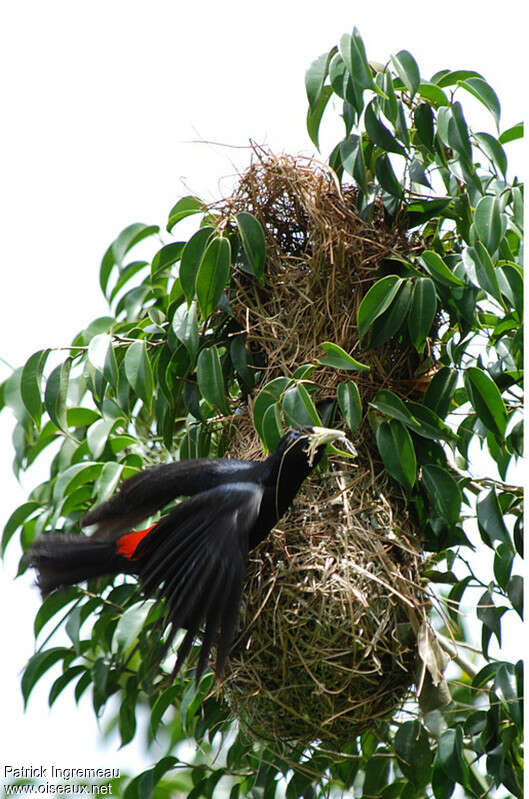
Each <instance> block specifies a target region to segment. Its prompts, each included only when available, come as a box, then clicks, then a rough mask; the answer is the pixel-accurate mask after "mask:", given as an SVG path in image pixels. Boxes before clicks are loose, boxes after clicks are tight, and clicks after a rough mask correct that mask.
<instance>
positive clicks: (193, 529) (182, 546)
mask: <svg viewBox="0 0 529 799" xmlns="http://www.w3.org/2000/svg"><path fill="white" fill-rule="evenodd" d="M262 496H263V489H262V488H261V487H260V486H258V485H256V484H255V483H231V484H227V485H223V486H219V487H217V488H214V489H210V490H209V491H204V492H202V493H201V494H197V495H196V496H194V497H192V498H191V499H188V500H186V501H185V502H182V503H180V504H179V505H178V506H177V507H176V508H175V509H174V510H173V511H172V512H171V513H170V514H168V515H167V516H166V517H164V518H163V519H162V520H161V521H160V522H159V523H158V524H157V525H156V526H155V527H154V528H153V529H152V531H151V532H149V534H148V535H147V536H146V537H145V538H144V539H143V540H142V541H141V543H140V544H139V545H138V547H137V549H136V551H135V552H134V553H133V558H134V559H135V560H137V572H138V574H139V576H140V581H141V584H142V587H143V589H144V591H145V593H146V594H147V595H149V596H155V597H157V598H159V599H162V598H163V599H164V600H165V604H166V609H165V616H164V624H165V626H166V639H165V643H164V647H163V651H162V654H161V655H160V659H161V658H163V657H164V655H165V654H166V653H167V651H168V649H169V647H170V645H171V642H172V640H173V638H174V636H175V634H176V632H177V630H178V629H181V628H185V629H186V630H187V632H186V635H185V638H184V640H183V641H182V643H181V644H180V647H179V649H178V655H177V660H176V663H175V666H174V669H173V675H175V674H176V673H177V672H178V670H179V669H180V667H181V665H182V663H183V661H184V660H185V658H186V656H187V655H188V653H189V651H190V649H191V646H192V644H193V641H194V639H195V638H196V636H197V634H198V633H199V631H200V630H201V628H202V629H203V632H202V645H201V650H200V656H199V661H198V665H197V670H196V679H197V681H198V679H199V678H200V675H201V674H202V672H203V671H204V669H205V668H206V666H207V663H208V658H209V654H210V652H211V648H212V646H213V645H214V644H216V645H217V659H216V673H217V675H220V673H221V672H222V669H223V666H224V663H225V661H226V658H227V656H228V653H229V650H230V647H231V644H232V642H233V637H234V633H235V627H236V624H237V619H238V615H239V605H240V601H241V594H242V588H243V583H244V578H245V576H246V564H247V559H248V536H249V532H250V530H251V528H252V526H253V525H254V524H255V521H256V519H257V517H258V515H259V509H260V505H261V499H262Z"/></svg>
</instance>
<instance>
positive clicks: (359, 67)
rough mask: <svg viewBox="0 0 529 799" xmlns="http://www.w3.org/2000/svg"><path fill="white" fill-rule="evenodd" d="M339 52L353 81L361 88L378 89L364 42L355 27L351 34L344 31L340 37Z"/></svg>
mask: <svg viewBox="0 0 529 799" xmlns="http://www.w3.org/2000/svg"><path fill="white" fill-rule="evenodd" d="M340 53H341V56H342V58H343V60H344V62H345V65H346V67H347V70H348V72H349V74H350V75H351V78H352V79H353V81H354V82H355V83H357V84H358V85H359V86H360V87H361V88H362V89H373V91H378V89H377V87H376V86H375V84H374V81H373V76H372V73H371V69H370V67H369V64H368V62H367V56H366V52H365V48H364V43H363V41H362V39H361V37H360V34H359V33H358V30H357V28H354V30H353V33H352V34H351V35H349V34H348V33H344V35H343V36H342V38H341V39H340Z"/></svg>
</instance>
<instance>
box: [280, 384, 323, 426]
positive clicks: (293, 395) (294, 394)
mask: <svg viewBox="0 0 529 799" xmlns="http://www.w3.org/2000/svg"><path fill="white" fill-rule="evenodd" d="M282 407H283V411H284V413H285V418H286V420H287V421H288V422H289V423H290V424H294V425H309V426H310V425H315V426H316V427H322V426H323V425H322V421H321V419H320V417H319V414H318V411H317V410H316V407H315V405H314V403H313V402H312V400H311V398H310V395H309V393H308V391H307V389H306V388H305V386H304V385H303V384H302V383H298V385H296V386H292V387H291V388H289V389H287V390H286V391H285V393H284V395H283V400H282Z"/></svg>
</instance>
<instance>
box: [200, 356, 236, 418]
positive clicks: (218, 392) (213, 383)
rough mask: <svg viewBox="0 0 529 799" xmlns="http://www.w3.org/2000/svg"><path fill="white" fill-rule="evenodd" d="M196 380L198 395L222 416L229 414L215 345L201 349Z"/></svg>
mask: <svg viewBox="0 0 529 799" xmlns="http://www.w3.org/2000/svg"><path fill="white" fill-rule="evenodd" d="M197 379H198V387H199V389H200V393H201V394H202V396H203V397H204V399H206V400H207V401H208V402H209V404H210V405H213V407H215V408H218V409H219V410H220V411H221V412H222V413H223V414H228V413H229V407H228V403H227V401H226V389H225V386H224V377H223V375H222V367H221V364H220V357H219V351H218V349H217V347H216V346H215V345H213V346H212V347H207V348H206V349H203V350H202V351H201V352H200V354H199V356H198V361H197Z"/></svg>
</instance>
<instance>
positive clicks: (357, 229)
mask: <svg viewBox="0 0 529 799" xmlns="http://www.w3.org/2000/svg"><path fill="white" fill-rule="evenodd" d="M256 156H257V157H256V160H255V162H254V163H253V164H252V166H251V167H250V168H249V170H248V171H247V172H246V173H245V174H244V175H243V176H242V177H241V180H240V183H239V186H238V188H237V190H236V191H235V192H234V194H233V195H232V197H230V198H229V199H228V200H225V201H223V203H222V204H220V206H217V208H216V209H215V210H216V212H217V213H220V214H221V216H223V217H224V218H225V219H226V224H227V225H229V224H230V222H229V220H230V219H232V218H233V216H234V215H235V214H237V213H238V212H240V211H248V212H250V213H252V214H253V215H254V216H255V217H256V218H257V219H258V220H259V222H260V223H261V225H262V227H263V229H264V231H265V236H266V241H267V262H266V268H265V271H266V285H265V286H262V285H260V284H259V283H258V282H257V281H256V280H255V279H254V278H253V277H252V276H250V275H248V274H246V273H245V272H244V270H243V269H241V270H238V271H236V273H235V275H234V278H233V280H232V290H231V293H230V306H231V308H232V311H233V314H234V316H235V318H236V319H237V321H238V323H239V325H240V330H241V333H240V335H242V336H243V337H244V340H245V344H246V348H247V350H248V351H249V352H251V353H252V355H253V357H254V363H257V364H259V367H260V369H261V373H262V377H261V380H260V382H259V387H258V389H257V391H258V390H259V388H261V387H262V386H263V385H264V384H266V383H267V382H268V381H269V380H271V379H273V378H275V377H278V376H284V375H286V376H291V375H292V374H293V373H294V372H295V370H296V369H297V368H298V367H299V366H301V365H302V364H308V363H313V364H314V363H315V362H316V360H317V359H318V358H320V357H321V356H322V354H323V353H322V349H321V343H322V342H324V341H331V342H334V343H335V344H338V345H339V346H340V347H342V348H343V349H344V350H345V351H346V352H347V353H349V354H351V355H352V356H353V357H355V358H356V359H357V360H359V361H361V362H362V363H363V364H366V365H367V366H369V367H370V368H369V371H361V372H355V373H354V374H352V373H349V374H347V373H344V372H341V371H340V370H338V369H334V368H331V367H322V366H319V368H318V369H316V370H315V371H314V372H313V373H312V374H311V375H310V384H309V383H306V385H308V386H309V389H310V391H311V395H312V399H313V401H314V402H315V404H316V405H317V406H318V407H322V405H323V404H325V402H327V401H329V400H332V401H334V400H335V399H336V388H337V386H338V384H339V383H341V382H343V381H344V379H348V378H351V376H352V377H353V379H354V381H355V383H356V385H357V387H358V389H359V393H360V397H361V400H362V403H363V407H364V412H365V411H366V410H367V409H368V403H369V402H370V401H371V400H372V399H373V397H374V395H375V393H376V392H377V391H378V390H379V389H381V388H389V389H391V390H394V391H397V392H398V393H399V394H400V395H401V396H403V395H404V396H412V397H413V396H414V395H417V393H418V392H420V391H421V390H424V385H423V381H424V377H423V375H422V374H421V363H420V362H419V358H418V356H417V353H416V352H415V350H414V349H413V348H411V347H410V346H409V343H408V342H406V340H405V338H403V337H402V336H401V337H400V338H399V339H398V340H397V339H395V338H393V339H390V340H389V341H388V342H387V343H386V344H385V345H383V346H382V347H379V348H377V349H375V348H369V347H367V348H363V347H362V346H361V343H360V342H359V339H358V331H357V322H356V320H357V310H358V307H359V304H360V302H361V300H362V297H363V296H364V295H365V293H366V291H367V290H368V289H369V287H370V286H371V285H372V284H373V283H374V282H375V281H376V280H378V279H380V277H383V276H384V275H385V274H390V273H392V272H394V271H395V269H394V265H392V264H391V262H390V261H389V260H388V259H391V258H397V259H398V258H401V259H402V258H409V257H410V253H411V251H412V249H413V247H418V246H419V245H418V244H417V243H415V244H413V245H412V243H410V241H409V240H408V238H407V237H406V236H405V235H404V234H403V232H402V231H401V230H400V229H399V228H398V227H397V226H389V225H388V224H387V223H386V220H385V217H384V212H383V209H382V207H381V206H379V205H376V206H375V207H374V211H373V215H372V218H371V219H370V220H368V221H365V220H364V219H362V218H361V217H360V216H359V214H358V212H357V210H356V199H357V193H356V189H355V188H354V187H341V186H340V185H339V183H338V181H337V180H336V177H335V176H334V174H333V173H332V171H331V170H330V169H329V168H328V167H325V166H324V165H322V164H319V163H315V162H314V161H309V160H307V159H301V158H293V157H290V156H273V155H270V154H269V153H260V152H259V153H257V154H256ZM432 335H434V333H432ZM256 393H257V392H256ZM254 399H255V395H254V396H251V397H249V398H248V408H246V409H241V412H240V414H239V415H237V416H236V418H235V420H234V421H233V422H232V430H231V433H232V443H231V448H230V449H229V454H230V455H232V456H233V457H243V458H259V457H260V454H261V453H262V444H261V442H260V441H259V438H258V436H257V434H256V432H255V429H254V427H253V424H252V421H251V418H252V406H253V401H254ZM333 425H334V426H339V425H340V421H339V420H337V419H335V420H334V421H333ZM354 443H355V446H356V448H357V449H358V458H357V459H356V460H355V461H353V462H351V461H345V460H340V459H331V463H330V467H329V469H328V470H327V472H325V473H321V474H320V473H317V474H314V475H312V476H311V477H310V478H309V479H308V480H307V481H306V482H305V484H304V486H303V488H302V491H301V492H300V493H299V495H298V496H297V498H296V501H295V507H294V508H293V509H292V510H291V511H290V512H289V513H288V514H287V515H286V516H285V517H284V518H283V519H281V520H280V522H279V523H278V525H277V527H276V528H275V529H274V531H273V532H272V534H271V535H270V536H269V537H268V538H267V539H266V541H264V542H263V543H262V544H261V545H260V547H259V548H258V549H256V550H255V551H253V552H252V553H250V563H249V570H248V579H247V584H246V587H245V590H244V597H245V606H244V608H243V612H242V615H241V635H240V638H239V641H238V642H237V644H236V646H235V647H234V650H233V652H232V653H231V656H230V659H229V664H228V667H227V673H226V675H225V678H224V680H223V683H222V685H221V686H220V690H221V691H222V693H223V695H224V696H225V698H226V699H227V701H228V703H229V704H230V706H231V707H232V709H233V711H234V713H235V714H236V715H237V717H238V718H239V719H240V722H241V724H242V725H243V726H244V727H245V728H246V729H247V730H248V731H249V732H251V733H252V734H253V735H255V736H256V737H258V738H262V739H265V740H274V741H292V740H295V741H301V742H309V741H315V740H324V741H328V742H333V743H334V744H335V745H340V744H344V743H346V742H347V741H350V740H351V739H352V738H353V737H354V736H356V735H358V734H359V733H361V732H363V731H364V730H366V729H368V728H370V727H373V726H374V725H375V724H376V723H377V721H378V720H380V719H385V718H387V717H389V716H390V715H391V714H393V713H394V712H395V711H396V709H397V708H398V707H399V706H400V705H401V704H402V702H403V700H404V698H405V697H406V695H407V694H408V691H409V688H410V686H411V684H412V683H413V681H414V679H415V672H416V667H417V662H418V655H417V646H416V635H415V634H416V631H417V629H418V627H419V626H420V624H421V623H422V622H424V621H425V619H426V614H427V608H428V598H427V594H426V591H425V587H424V585H423V583H422V581H421V577H420V571H421V569H420V567H421V553H420V545H419V543H418V536H417V530H416V529H415V526H414V523H413V521H412V519H411V518H410V517H409V515H408V513H407V511H406V509H405V506H404V503H403V501H402V496H401V494H400V492H399V491H398V490H396V489H395V487H394V485H392V484H391V481H390V480H389V478H388V476H387V474H386V472H385V471H384V468H383V466H382V464H381V463H380V461H379V460H378V451H377V447H376V444H375V442H374V437H373V434H372V431H371V428H370V426H369V424H368V422H367V421H366V420H365V419H364V421H363V423H362V425H361V426H360V428H359V429H358V430H357V432H356V433H355V436H354Z"/></svg>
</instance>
